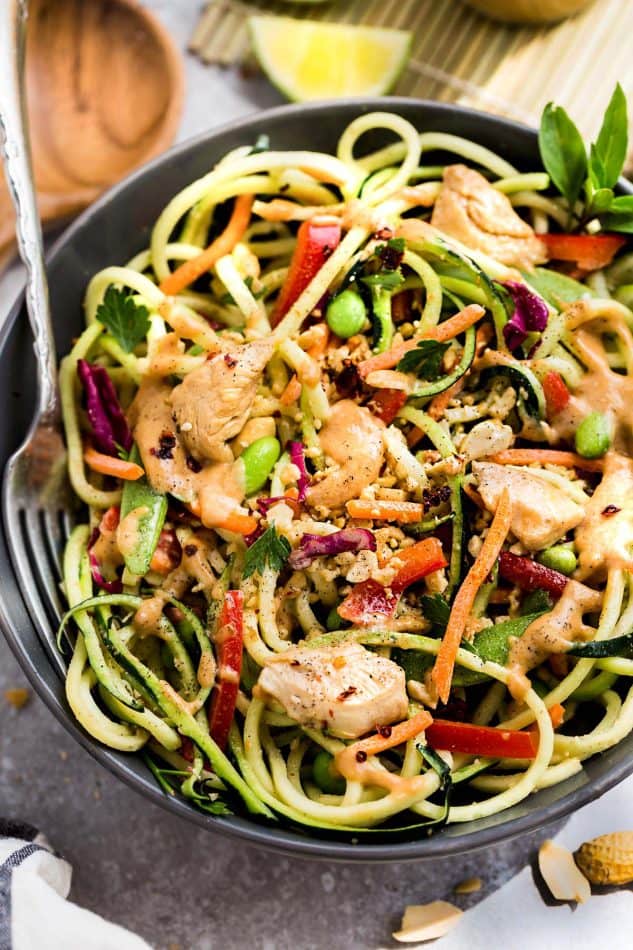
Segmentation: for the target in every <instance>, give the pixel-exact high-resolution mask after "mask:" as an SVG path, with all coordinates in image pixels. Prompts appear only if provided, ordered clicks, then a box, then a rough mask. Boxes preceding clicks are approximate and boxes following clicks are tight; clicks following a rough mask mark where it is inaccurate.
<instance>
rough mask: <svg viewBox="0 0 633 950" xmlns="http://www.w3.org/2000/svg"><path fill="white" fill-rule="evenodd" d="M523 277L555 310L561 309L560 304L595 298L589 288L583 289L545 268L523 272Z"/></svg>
mask: <svg viewBox="0 0 633 950" xmlns="http://www.w3.org/2000/svg"><path fill="white" fill-rule="evenodd" d="M523 276H524V277H525V279H526V280H527V281H528V283H529V284H530V286H531V287H534V290H536V291H537V292H538V293H539V294H540V295H541V297H544V298H545V300H547V302H548V303H550V304H551V305H552V306H553V307H556V308H557V309H561V304H566V303H574V302H575V301H576V300H580V299H582V298H583V297H595V296H596V294H595V293H594V292H593V290H592V289H591V288H590V287H585V285H584V284H581V283H579V282H578V281H577V280H574V279H573V278H572V277H567V275H566V274H559V273H558V272H557V271H554V270H548V269H547V268H546V267H535V268H534V270H533V271H530V272H529V273H528V272H527V271H525V272H524V274H523Z"/></svg>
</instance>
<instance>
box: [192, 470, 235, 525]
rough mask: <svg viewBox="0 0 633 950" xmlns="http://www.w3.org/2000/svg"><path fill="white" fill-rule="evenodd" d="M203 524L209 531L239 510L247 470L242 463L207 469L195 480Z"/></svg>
mask: <svg viewBox="0 0 633 950" xmlns="http://www.w3.org/2000/svg"><path fill="white" fill-rule="evenodd" d="M195 484H196V488H197V492H198V498H199V502H200V520H201V521H202V523H203V525H204V526H205V527H206V528H214V527H218V526H220V525H221V524H222V522H224V521H226V519H227V517H228V516H229V515H230V514H231V513H232V512H234V511H235V510H236V509H239V510H242V509H241V508H240V505H241V502H242V501H243V499H244V466H243V465H242V464H241V463H240V462H239V461H236V462H230V463H229V462H220V463H218V464H217V465H208V466H207V467H206V468H204V469H202V471H201V472H200V474H199V475H198V476H197V477H196V481H195Z"/></svg>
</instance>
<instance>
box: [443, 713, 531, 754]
mask: <svg viewBox="0 0 633 950" xmlns="http://www.w3.org/2000/svg"><path fill="white" fill-rule="evenodd" d="M425 737H426V741H427V742H428V744H429V745H430V746H431V748H433V749H442V750H444V751H446V752H464V753H466V754H467V755H482V756H485V757H486V758H493V759H499V758H503V759H533V758H535V757H536V752H537V747H538V746H537V741H536V736H535V735H534V734H533V733H531V732H518V731H517V730H513V729H494V728H493V727H492V726H475V725H473V724H472V723H469V722H451V721H450V720H449V719H434V720H433V722H432V723H431V725H430V726H427V728H426V731H425Z"/></svg>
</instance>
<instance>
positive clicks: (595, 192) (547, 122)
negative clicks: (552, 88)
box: [538, 84, 633, 234]
mask: <svg viewBox="0 0 633 950" xmlns="http://www.w3.org/2000/svg"><path fill="white" fill-rule="evenodd" d="M538 141H539V150H540V153H541V160H542V162H543V166H544V168H545V170H546V171H547V173H548V175H549V176H550V178H551V180H552V182H553V184H554V185H555V186H556V188H558V190H559V191H560V193H561V194H562V196H563V197H564V198H565V199H566V201H567V204H568V205H569V210H570V214H571V216H572V220H573V221H574V222H575V224H576V226H577V227H579V228H580V227H582V226H584V225H586V224H587V223H588V222H589V221H591V220H593V219H596V218H597V219H599V221H600V223H601V224H602V227H603V228H604V229H605V230H610V231H622V232H626V233H629V234H631V233H633V196H631V195H620V196H617V197H616V195H615V194H614V192H613V189H614V187H615V185H616V184H617V181H618V178H619V177H620V174H621V172H622V168H623V166H624V162H625V160H626V154H627V148H628V118H627V104H626V96H625V95H624V92H623V91H622V87H621V86H620V85H619V84H618V85H617V86H616V87H615V90H614V92H613V95H612V97H611V100H610V102H609V105H608V106H607V109H606V112H605V114H604V118H603V120H602V126H601V128H600V131H599V133H598V137H597V139H596V141H595V142H593V143H592V144H591V146H590V149H589V155H587V150H586V148H585V144H584V142H583V139H582V136H581V134H580V132H579V131H578V128H577V127H576V125H575V123H574V122H573V120H572V119H571V118H570V117H569V115H568V114H567V113H566V112H565V110H564V109H563V107H562V106H557V105H555V104H554V103H552V102H550V103H548V104H547V105H546V106H545V109H544V110H543V115H542V117H541V127H540V129H539V139H538ZM581 195H582V199H583V200H582V206H581V208H580V209H579V208H578V207H577V202H578V201H579V200H580V199H581Z"/></svg>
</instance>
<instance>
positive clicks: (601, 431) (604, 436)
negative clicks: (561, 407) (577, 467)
mask: <svg viewBox="0 0 633 950" xmlns="http://www.w3.org/2000/svg"><path fill="white" fill-rule="evenodd" d="M610 430H611V427H610V425H609V420H608V419H607V417H606V416H605V415H604V413H602V412H590V413H589V415H588V416H585V418H584V419H583V420H582V422H581V423H580V425H579V426H578V428H577V429H576V451H577V452H578V454H579V455H582V457H583V458H586V459H598V458H600V456H601V455H604V453H605V452H606V451H607V449H608V448H609V446H610V445H611V431H610Z"/></svg>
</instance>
